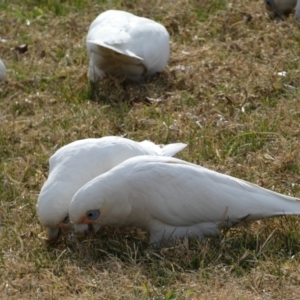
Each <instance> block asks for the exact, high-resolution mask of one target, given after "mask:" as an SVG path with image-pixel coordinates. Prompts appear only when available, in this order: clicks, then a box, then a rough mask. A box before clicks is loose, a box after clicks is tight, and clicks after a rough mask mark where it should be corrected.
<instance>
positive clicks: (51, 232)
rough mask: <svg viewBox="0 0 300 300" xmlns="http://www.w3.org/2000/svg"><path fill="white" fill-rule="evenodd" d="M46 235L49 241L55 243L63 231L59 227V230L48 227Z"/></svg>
mask: <svg viewBox="0 0 300 300" xmlns="http://www.w3.org/2000/svg"><path fill="white" fill-rule="evenodd" d="M46 234H47V238H48V240H49V241H54V240H56V239H58V238H59V237H60V234H61V230H60V228H59V227H57V228H51V227H46Z"/></svg>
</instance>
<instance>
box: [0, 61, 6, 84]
mask: <svg viewBox="0 0 300 300" xmlns="http://www.w3.org/2000/svg"><path fill="white" fill-rule="evenodd" d="M5 77H6V67H5V65H4V63H3V61H2V60H1V59H0V81H2V80H4V79H5Z"/></svg>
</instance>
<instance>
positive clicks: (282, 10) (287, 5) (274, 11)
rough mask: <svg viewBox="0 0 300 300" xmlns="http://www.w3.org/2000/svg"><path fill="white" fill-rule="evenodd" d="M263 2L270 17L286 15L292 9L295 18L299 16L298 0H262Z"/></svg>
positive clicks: (299, 3) (299, 0)
mask: <svg viewBox="0 0 300 300" xmlns="http://www.w3.org/2000/svg"><path fill="white" fill-rule="evenodd" d="M264 3H265V6H266V9H267V10H268V13H269V16H270V17H271V18H272V19H273V18H276V17H279V18H282V17H287V16H288V15H290V14H291V13H293V12H294V11H295V14H294V16H295V18H296V19H299V18H300V0H298V1H297V0H264Z"/></svg>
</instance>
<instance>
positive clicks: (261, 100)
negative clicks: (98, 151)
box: [0, 0, 300, 300]
mask: <svg viewBox="0 0 300 300" xmlns="http://www.w3.org/2000/svg"><path fill="white" fill-rule="evenodd" d="M40 2H41V1H33V0H32V1H29V0H28V1H19V0H14V1H2V2H1V3H0V23H1V27H0V57H1V58H2V60H3V61H4V62H5V64H6V66H7V68H8V76H7V80H6V81H5V82H3V83H0V98H1V101H0V120H1V126H0V160H1V164H0V179H1V184H0V195H1V197H0V204H1V205H0V216H1V218H0V227H1V229H0V249H1V250H0V278H1V279H0V291H1V297H0V298H1V299H61V298H64V299H149V300H150V299H151V300H154V299H155V300H159V299H164V300H166V299H239V300H244V299H299V295H300V288H299V283H300V273H299V268H300V256H299V252H300V231H299V229H300V221H299V218H298V217H296V216H295V217H282V218H277V219H270V220H263V221H259V222H255V223H253V224H249V225H247V226H244V227H240V228H233V229H231V230H227V231H224V232H222V233H221V234H220V236H218V237H215V238H209V239H207V240H205V241H190V242H189V244H188V245H187V244H186V242H185V241H179V242H178V244H177V245H176V247H173V248H163V249H161V250H153V249H151V248H149V247H148V234H147V233H145V232H142V231H140V230H138V229H135V228H127V229H110V228H106V229H104V230H102V232H101V233H100V234H99V235H97V236H95V237H90V238H87V239H83V240H77V239H76V238H75V237H74V236H73V235H72V234H70V235H65V236H63V237H62V238H61V240H60V241H59V242H58V243H56V244H48V243H47V242H46V241H45V240H44V239H43V236H44V232H43V228H42V227H41V225H40V224H39V221H38V218H37V216H36V210H35V204H36V200H37V196H38V193H39V191H40V188H41V186H42V184H43V182H44V181H45V179H46V178H47V174H48V159H49V157H50V155H52V154H53V153H54V152H55V150H57V149H58V148H59V147H61V146H63V145H65V144H67V143H69V142H71V141H74V140H77V139H82V138H87V137H102V136H106V135H125V136H126V137H129V138H132V139H134V140H138V141H140V140H144V139H150V140H152V141H153V142H156V143H171V142H179V141H180V142H185V143H188V144H189V147H188V149H186V150H184V151H183V152H182V153H180V154H178V157H179V158H182V159H185V160H188V161H190V162H194V163H198V164H201V165H203V166H205V167H208V168H210V169H214V170H217V171H219V172H221V173H226V174H229V175H232V176H236V177H239V178H242V179H244V180H248V181H251V182H253V183H256V184H259V185H261V186H263V187H266V188H269V189H274V190H276V191H278V192H282V193H285V194H291V195H295V196H298V197H300V186H299V175H300V169H299V147H300V142H299V140H300V139H299V137H300V114H299V111H300V101H299V86H300V82H299V64H298V57H299V40H300V39H299V25H298V24H297V23H296V22H295V21H294V20H293V19H292V18H289V19H288V20H286V21H284V22H271V21H270V20H269V19H268V17H267V16H266V13H265V11H264V8H263V5H262V1H254V0H246V1H231V0H228V1H223V0H222V1H220V0H214V1H211V0H203V1H196V0H191V1H185V0H177V1H159V0H157V1H148V2H147V1H123V0H119V1H117V0H116V1H96V2H95V1H91V0H82V1H80V0H78V1H67V0H66V1H63V2H61V1H56V0H48V1H43V4H41V3H40ZM237 2H239V3H237ZM110 8H117V9H122V10H126V11H129V12H132V13H135V14H137V15H142V16H145V17H149V18H152V19H154V20H157V21H160V22H161V23H163V24H164V25H165V26H166V27H167V29H168V31H169V32H170V35H171V49H172V53H171V59H170V61H169V64H168V66H167V68H166V69H165V71H164V72H163V73H162V74H161V75H160V76H158V77H155V78H152V79H149V80H145V82H142V83H140V84H133V83H128V82H120V81H118V80H116V79H113V78H106V79H104V80H102V81H101V82H100V83H99V84H98V85H96V86H93V87H92V86H90V85H89V82H88V79H87V76H86V74H87V66H88V57H87V53H86V49H85V36H86V33H87V30H88V27H89V24H90V23H91V22H92V20H93V19H94V18H95V17H96V16H97V15H98V14H99V13H100V12H102V11H104V10H106V9H110ZM24 43H26V44H28V51H27V52H26V53H18V52H17V51H12V50H11V49H12V48H13V47H16V46H20V45H22V44H24ZM282 71H285V72H287V74H286V76H279V75H278V72H282ZM153 99H159V100H161V101H160V102H157V103H156V102H155V101H153Z"/></svg>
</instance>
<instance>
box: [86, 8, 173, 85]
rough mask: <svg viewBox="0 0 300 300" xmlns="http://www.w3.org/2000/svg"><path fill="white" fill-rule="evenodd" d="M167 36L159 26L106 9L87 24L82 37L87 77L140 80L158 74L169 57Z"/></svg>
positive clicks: (144, 19) (124, 13)
mask: <svg viewBox="0 0 300 300" xmlns="http://www.w3.org/2000/svg"><path fill="white" fill-rule="evenodd" d="M169 40H170V37H169V33H168V32H167V30H166V28H165V27H164V26H162V25H161V24H159V23H157V22H154V21H152V20H150V19H146V18H142V17H137V16H135V15H133V14H131V13H128V12H125V11H120V10H108V11H106V12H104V13H102V14H100V15H99V16H98V17H97V18H96V19H95V20H94V21H93V23H92V24H91V26H90V28H89V31H88V35H87V38H86V47H87V50H88V53H89V56H90V65H89V78H90V80H91V81H93V82H95V81H97V80H99V79H101V78H103V77H104V76H105V75H107V74H110V75H114V76H123V77H124V76H125V77H126V78H128V79H131V80H140V79H141V78H142V77H144V76H150V75H153V74H155V73H157V72H161V71H162V70H163V69H164V68H165V66H166V64H167V62H168V60H169V57H170V45H169Z"/></svg>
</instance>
